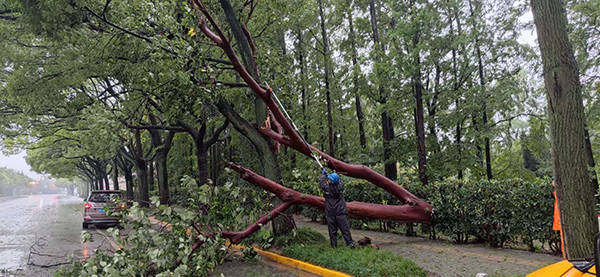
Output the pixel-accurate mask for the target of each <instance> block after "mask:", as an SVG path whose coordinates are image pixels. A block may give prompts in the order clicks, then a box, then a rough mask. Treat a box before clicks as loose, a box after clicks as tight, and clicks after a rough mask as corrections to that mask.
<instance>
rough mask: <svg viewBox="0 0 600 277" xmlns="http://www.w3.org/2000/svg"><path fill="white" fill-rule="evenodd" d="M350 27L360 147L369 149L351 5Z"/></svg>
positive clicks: (353, 91) (349, 13)
mask: <svg viewBox="0 0 600 277" xmlns="http://www.w3.org/2000/svg"><path fill="white" fill-rule="evenodd" d="M348 26H349V28H350V33H349V34H348V36H349V39H350V45H351V48H352V49H351V50H352V93H353V94H354V102H355V103H354V104H355V105H356V119H357V120H358V135H359V141H360V146H361V147H362V148H363V149H365V148H366V147H367V138H366V136H365V126H364V125H365V124H364V121H365V119H364V114H363V111H362V106H361V103H360V93H359V92H358V91H359V87H358V72H360V68H359V66H358V53H357V50H356V34H355V32H354V24H353V20H352V5H350V7H349V10H348Z"/></svg>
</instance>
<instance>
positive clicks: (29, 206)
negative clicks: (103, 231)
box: [0, 194, 110, 276]
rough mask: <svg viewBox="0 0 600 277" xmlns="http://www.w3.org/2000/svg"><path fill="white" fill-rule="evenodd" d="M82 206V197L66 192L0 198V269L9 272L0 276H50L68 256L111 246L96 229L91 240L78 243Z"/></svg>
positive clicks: (86, 253) (84, 253) (80, 255)
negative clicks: (63, 193)
mask: <svg viewBox="0 0 600 277" xmlns="http://www.w3.org/2000/svg"><path fill="white" fill-rule="evenodd" d="M82 209H83V200H82V199H81V198H78V197H74V196H68V195H58V194H40V195H28V196H15V197H2V198H0V257H1V258H0V272H2V271H8V272H9V273H4V274H3V273H0V276H3V275H8V276H12V275H17V276H51V275H52V273H53V272H54V271H56V270H57V269H58V268H59V266H60V265H62V264H65V263H66V262H67V260H68V259H67V258H68V256H71V255H72V256H74V257H75V258H81V257H87V256H89V255H90V254H92V253H93V250H94V249H96V248H98V247H102V248H108V247H110V243H106V241H105V240H104V239H101V238H100V237H102V236H100V234H99V233H98V232H97V231H95V230H91V231H90V233H91V234H92V236H93V237H94V241H93V242H89V243H85V244H82V243H81V232H82V231H83V230H82V221H83V219H82ZM102 238H103V237H102Z"/></svg>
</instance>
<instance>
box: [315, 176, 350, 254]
mask: <svg viewBox="0 0 600 277" xmlns="http://www.w3.org/2000/svg"><path fill="white" fill-rule="evenodd" d="M319 185H320V186H321V189H322V190H323V194H324V195H325V217H326V218H327V227H328V229H329V241H330V242H331V247H337V230H338V229H340V231H341V232H342V235H343V236H344V240H345V241H346V245H348V246H350V247H351V248H354V241H352V236H351V235H350V225H349V224H348V209H347V208H346V200H345V199H344V184H342V180H341V179H340V176H339V175H337V173H331V174H327V171H326V170H325V169H324V168H323V169H322V170H321V176H320V177H319Z"/></svg>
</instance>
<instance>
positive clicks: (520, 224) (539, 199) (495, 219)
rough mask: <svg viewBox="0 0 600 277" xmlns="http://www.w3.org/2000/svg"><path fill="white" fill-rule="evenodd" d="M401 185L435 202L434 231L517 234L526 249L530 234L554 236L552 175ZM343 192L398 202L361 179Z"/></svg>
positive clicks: (350, 197)
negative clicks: (542, 177) (530, 179)
mask: <svg viewBox="0 0 600 277" xmlns="http://www.w3.org/2000/svg"><path fill="white" fill-rule="evenodd" d="M405 188H406V189H407V190H409V191H410V192H412V193H413V194H415V195H417V196H418V197H420V198H421V199H424V200H425V201H427V202H429V203H430V204H432V205H433V207H434V208H435V211H434V213H433V219H432V226H430V227H432V228H429V232H431V235H432V236H435V234H436V232H439V233H441V234H443V235H445V236H447V237H450V238H452V239H453V240H454V241H456V242H459V243H464V242H467V241H468V240H469V238H470V237H476V238H477V239H478V240H480V241H486V242H488V243H489V244H490V245H491V246H494V247H502V246H503V245H504V244H505V243H506V242H507V241H516V240H520V241H522V242H523V243H525V244H527V245H529V247H530V250H534V247H533V241H534V240H537V241H541V242H545V241H553V240H555V235H554V234H553V232H552V230H551V227H552V211H553V204H554V198H553V195H552V185H551V184H550V180H546V179H534V180H532V181H524V180H522V179H517V178H515V179H505V180H492V181H487V180H482V181H472V180H470V181H458V180H455V179H447V180H445V181H442V182H436V183H432V184H430V185H429V186H427V187H423V186H421V185H420V184H414V185H410V184H409V185H406V186H405ZM345 196H346V200H347V201H362V202H371V203H379V204H392V205H394V204H399V201H398V200H397V199H395V198H394V197H393V196H392V195H391V194H389V193H387V192H386V191H384V190H383V189H381V188H378V187H375V186H374V185H372V184H370V183H368V182H366V181H363V180H352V181H349V182H346V191H345ZM354 225H355V226H356V223H355V224H354Z"/></svg>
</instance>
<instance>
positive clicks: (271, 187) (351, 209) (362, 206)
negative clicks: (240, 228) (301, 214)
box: [227, 163, 431, 222]
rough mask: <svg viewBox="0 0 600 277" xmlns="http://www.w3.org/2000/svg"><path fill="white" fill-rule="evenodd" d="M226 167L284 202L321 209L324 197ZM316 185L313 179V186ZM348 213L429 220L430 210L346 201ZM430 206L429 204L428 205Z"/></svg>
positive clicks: (400, 219) (408, 206)
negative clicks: (304, 192)
mask: <svg viewBox="0 0 600 277" xmlns="http://www.w3.org/2000/svg"><path fill="white" fill-rule="evenodd" d="M227 167H229V168H231V169H233V170H234V171H236V172H237V173H239V174H240V176H241V177H242V179H244V180H246V181H247V182H249V183H251V184H253V185H255V186H258V187H261V188H262V189H264V190H266V191H268V192H271V193H273V194H275V196H277V197H278V198H280V199H281V200H282V201H285V203H288V202H289V203H293V204H304V205H309V206H312V207H315V208H319V209H321V210H323V209H324V208H325V198H323V197H319V196H314V195H310V194H303V193H300V192H298V191H295V190H293V189H290V188H287V187H284V186H282V185H280V184H278V183H276V182H273V181H271V180H269V179H267V178H265V177H263V176H260V175H258V174H256V173H255V172H253V171H252V170H250V169H247V168H244V167H242V166H239V165H236V164H233V163H229V164H227ZM316 185H317V183H316V181H315V186H316ZM347 206H348V215H349V216H351V217H355V218H371V219H389V220H394V221H399V222H429V221H430V218H431V212H429V211H427V210H426V209H424V208H423V207H421V206H413V205H408V204H406V205H398V206H395V205H382V204H373V203H365V202H356V201H353V202H348V204H347ZM430 207H431V206H430Z"/></svg>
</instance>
